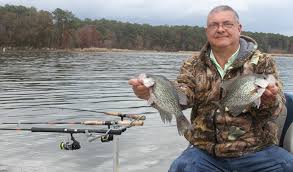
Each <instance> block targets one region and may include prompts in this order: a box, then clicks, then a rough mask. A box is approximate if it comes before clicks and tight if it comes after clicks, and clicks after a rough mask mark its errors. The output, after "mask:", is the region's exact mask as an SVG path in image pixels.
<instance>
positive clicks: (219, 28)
mask: <svg viewBox="0 0 293 172" xmlns="http://www.w3.org/2000/svg"><path fill="white" fill-rule="evenodd" d="M224 31H225V29H224V28H223V25H219V26H218V28H217V32H224Z"/></svg>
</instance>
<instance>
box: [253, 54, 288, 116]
mask: <svg viewBox="0 0 293 172" xmlns="http://www.w3.org/2000/svg"><path fill="white" fill-rule="evenodd" d="M255 72H256V73H258V74H266V75H268V74H272V75H274V77H275V79H276V85H277V86H278V87H279V91H278V93H277V96H276V99H275V101H271V102H269V103H266V104H265V103H261V105H260V107H259V109H255V113H256V114H255V115H256V116H258V115H261V118H262V117H263V118H271V117H272V118H277V117H278V116H279V114H280V113H281V112H282V110H283V108H285V96H284V92H283V85H282V82H281V80H280V78H279V74H278V70H277V67H276V63H275V61H274V59H273V58H272V57H271V56H270V55H267V54H261V55H259V60H258V64H257V65H256V66H255ZM260 112H261V113H260Z"/></svg>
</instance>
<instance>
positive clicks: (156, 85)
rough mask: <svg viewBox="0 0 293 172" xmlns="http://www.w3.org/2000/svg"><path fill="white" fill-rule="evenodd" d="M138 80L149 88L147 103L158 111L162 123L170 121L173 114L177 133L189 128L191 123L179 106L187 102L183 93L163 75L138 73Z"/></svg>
mask: <svg viewBox="0 0 293 172" xmlns="http://www.w3.org/2000/svg"><path fill="white" fill-rule="evenodd" d="M138 80H140V81H141V82H142V83H143V84H144V85H145V86H146V87H148V88H150V98H149V100H148V103H149V104H150V105H151V106H153V107H154V108H156V109H157V110H158V111H159V113H160V116H161V119H162V121H163V122H164V123H165V122H166V121H167V122H171V120H172V116H173V115H174V116H175V117H176V122H177V129H178V133H179V135H183V134H184V133H185V132H186V131H187V130H188V129H190V126H191V125H190V123H189V121H188V120H187V119H186V117H185V116H184V114H183V112H182V110H181V107H180V104H182V105H184V104H185V105H186V104H187V98H186V96H185V94H183V93H182V92H181V91H179V90H178V89H176V87H175V86H174V84H173V83H172V82H171V81H169V80H168V79H167V78H165V77H164V76H160V75H150V74H140V75H139V77H138Z"/></svg>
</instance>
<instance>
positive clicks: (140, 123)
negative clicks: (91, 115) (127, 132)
mask: <svg viewBox="0 0 293 172" xmlns="http://www.w3.org/2000/svg"><path fill="white" fill-rule="evenodd" d="M83 124H84V125H115V124H119V125H131V126H142V125H143V124H144V122H143V121H84V122H83Z"/></svg>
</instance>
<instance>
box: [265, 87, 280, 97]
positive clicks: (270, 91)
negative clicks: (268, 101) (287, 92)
mask: <svg viewBox="0 0 293 172" xmlns="http://www.w3.org/2000/svg"><path fill="white" fill-rule="evenodd" d="M278 91H279V87H277V86H276V85H268V86H267V88H266V90H265V92H264V95H265V96H267V97H271V96H275V95H277V93H278Z"/></svg>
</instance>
